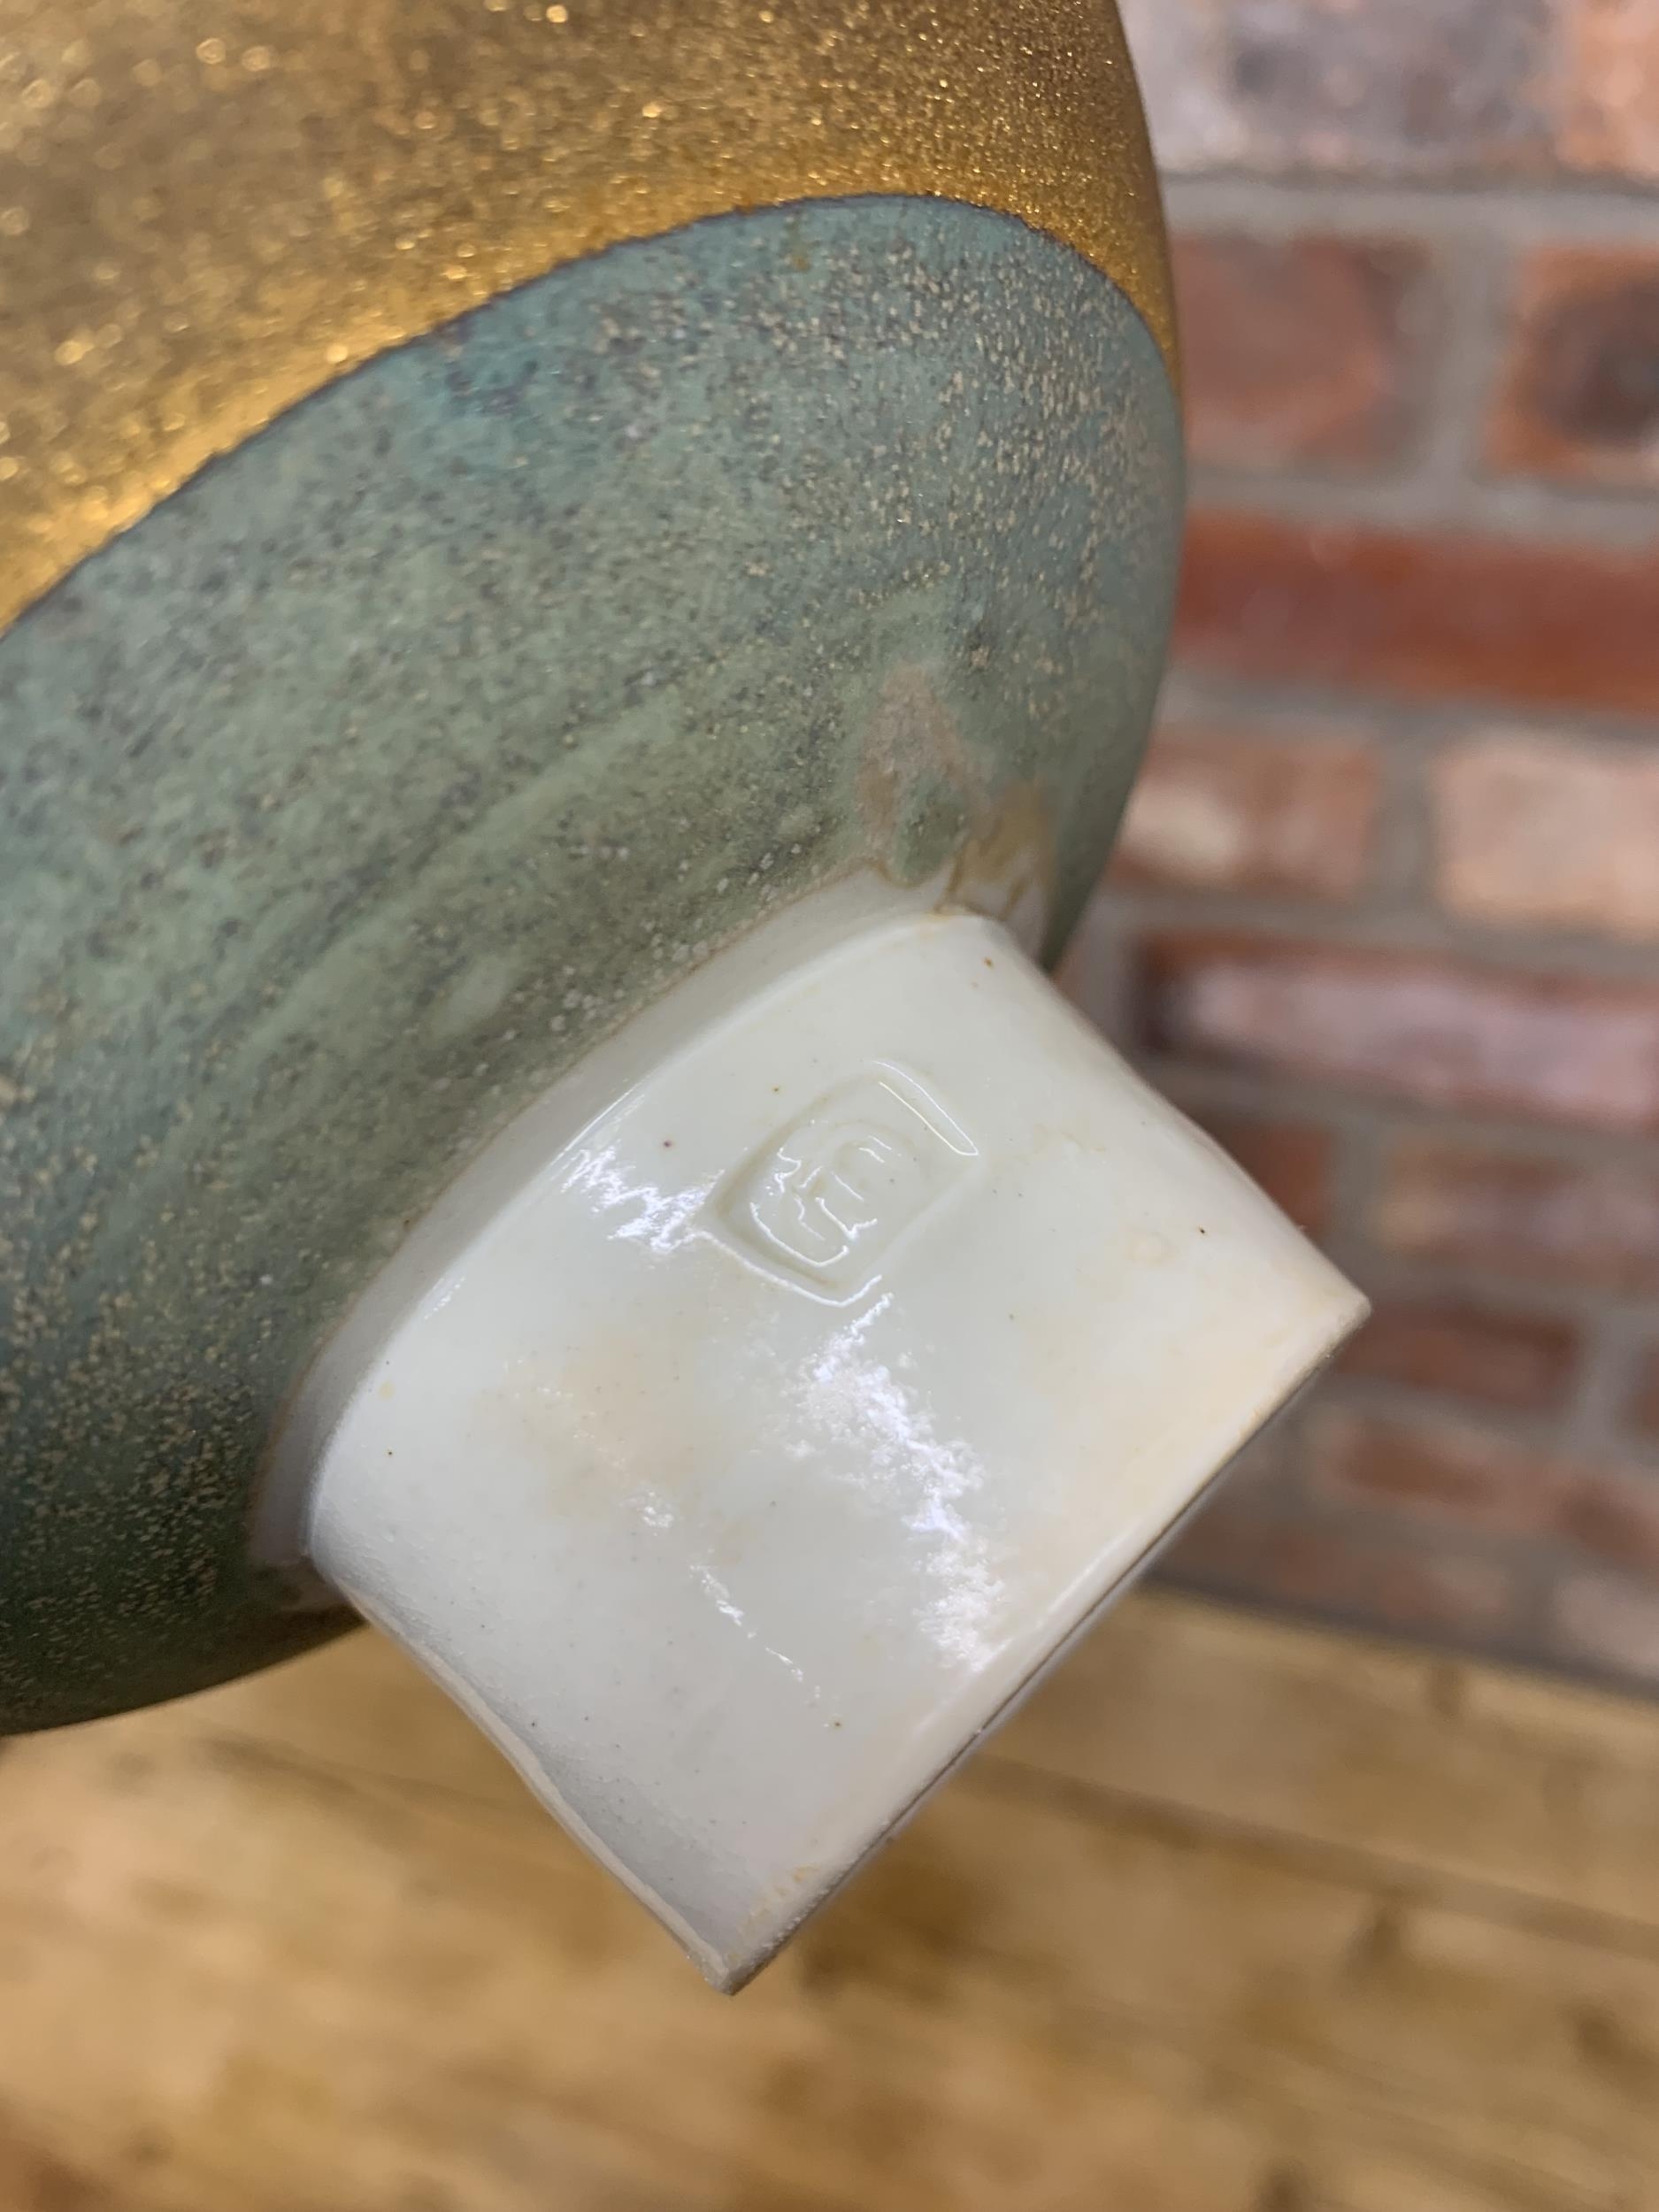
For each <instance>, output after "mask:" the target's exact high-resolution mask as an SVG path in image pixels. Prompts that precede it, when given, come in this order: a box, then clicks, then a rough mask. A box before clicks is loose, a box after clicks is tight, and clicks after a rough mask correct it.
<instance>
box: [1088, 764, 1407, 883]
mask: <svg viewBox="0 0 1659 2212" xmlns="http://www.w3.org/2000/svg"><path fill="white" fill-rule="evenodd" d="M1377 790H1378V769H1377V760H1376V757H1375V755H1374V753H1373V752H1372V751H1371V749H1370V748H1369V747H1367V746H1365V745H1364V744H1363V743H1360V742H1358V741H1350V740H1335V739H1333V740H1319V739H1297V738H1270V737H1258V736H1255V735H1248V734H1246V733H1242V732H1237V731H1232V730H1225V729H1199V728H1191V727H1187V728H1182V727H1176V728H1166V729H1164V730H1162V731H1160V732H1159V733H1158V736H1157V739H1156V742H1155V743H1154V745H1153V747H1152V749H1151V751H1150V753H1149V754H1148V758H1147V764H1146V766H1145V768H1144V769H1143V770H1142V771H1141V780H1140V781H1139V783H1138V784H1137V785H1136V786H1135V792H1134V796H1133V799H1132V800H1131V801H1130V803H1129V811H1128V813H1127V815H1126V816H1125V819H1124V827H1123V835H1122V838H1121V840H1120V841H1119V844H1118V860H1117V865H1116V869H1115V878H1116V880H1117V881H1118V882H1119V883H1127V884H1148V885H1154V886H1157V887H1164V888H1176V889H1184V890H1195V891H1242V892H1255V893H1258V894H1261V895H1265V896H1270V897H1274V896H1277V897H1282V898H1308V899H1345V898H1349V897H1352V896H1353V895H1354V894H1355V893H1356V891H1358V890H1360V889H1361V888H1362V887H1363V884H1364V882H1365V879H1366V875H1367V873H1368V872H1369V869H1370V865H1371V848H1372V844H1373V841H1374V836H1375V828H1376V818H1377Z"/></svg>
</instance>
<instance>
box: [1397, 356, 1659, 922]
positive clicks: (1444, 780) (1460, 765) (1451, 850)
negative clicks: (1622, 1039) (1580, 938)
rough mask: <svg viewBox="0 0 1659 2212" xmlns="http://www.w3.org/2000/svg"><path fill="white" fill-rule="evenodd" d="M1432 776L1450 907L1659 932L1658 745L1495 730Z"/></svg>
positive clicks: (1438, 876) (1495, 918) (1439, 879)
mask: <svg viewBox="0 0 1659 2212" xmlns="http://www.w3.org/2000/svg"><path fill="white" fill-rule="evenodd" d="M1656 361H1659V357H1656ZM1656 615H1659V611H1656ZM1431 781H1432V804H1433V812H1434V848H1435V850H1434V879H1435V888H1436V891H1437V893H1438V895H1439V896H1440V902H1441V903H1442V905H1444V906H1446V907H1447V908H1448V909H1449V910H1451V911H1452V912H1454V913H1456V914H1463V915H1467V916H1468V917H1469V918H1470V919H1471V920H1472V921H1478V922H1486V923H1493V924H1497V925H1500V926H1506V925H1507V926H1519V927H1524V928H1529V929H1571V930H1586V931H1594V932H1599V933H1601V934H1602V935H1604V936H1609V937H1624V938H1631V939H1646V940H1652V939H1655V938H1659V751H1653V750H1649V749H1645V748H1640V747H1636V746H1630V745H1608V744H1595V743H1593V742H1591V741H1588V740H1586V739H1583V738H1559V737H1540V736H1535V735H1533V734H1532V733H1528V732H1525V731H1517V732H1513V733H1507V732H1496V731H1494V732H1492V733H1488V734H1486V735H1484V736H1480V737H1474V738H1471V739H1468V740H1467V741H1464V742H1463V743H1461V744H1457V745H1455V746H1453V747H1451V748H1450V749H1448V751H1447V752H1445V753H1444V754H1442V756H1441V757H1440V759H1439V760H1438V761H1437V762H1436V763H1435V764H1434V769H1433V772H1432V779H1431Z"/></svg>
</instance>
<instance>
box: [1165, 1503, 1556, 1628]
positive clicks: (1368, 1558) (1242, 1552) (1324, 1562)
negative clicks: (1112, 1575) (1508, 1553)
mask: <svg viewBox="0 0 1659 2212" xmlns="http://www.w3.org/2000/svg"><path fill="white" fill-rule="evenodd" d="M1164 1573H1165V1575H1166V1576H1167V1577H1168V1578H1169V1579H1171V1581H1175V1582H1181V1583H1187V1584H1188V1585H1196V1586H1199V1587H1201V1588H1203V1589H1207V1590H1211V1591H1216V1592H1218V1593H1224V1594H1227V1595H1230V1596H1234V1597H1244V1598H1254V1599H1258V1600H1261V1599H1265V1600H1268V1601H1276V1602H1281V1603H1285V1604H1289V1605H1295V1606H1305V1607H1310V1608H1312V1609H1315V1610H1317V1611H1319V1612H1323V1613H1326V1614H1336V1615H1340V1616H1344V1617H1348V1618H1350V1619H1357V1620H1361V1621H1364V1622H1367V1623H1369V1624H1372V1625H1374V1626H1380V1627H1385V1628H1392V1629H1400V1630H1409V1631H1413V1632H1434V1631H1440V1632H1446V1633H1449V1634H1451V1635H1455V1636H1458V1637H1464V1638H1471V1639H1472V1638H1478V1637H1480V1636H1485V1635H1491V1634H1494V1633H1496V1632H1500V1631H1501V1630H1502V1627H1503V1625H1504V1624H1505V1623H1506V1621H1507V1619H1508V1617H1509V1615H1510V1612H1511V1610H1512V1609H1513V1606H1514V1602H1515V1595H1516V1592H1515V1583H1514V1579H1513V1576H1512V1572H1511V1570H1510V1569H1509V1566H1508V1565H1507V1564H1505V1563H1502V1562H1500V1561H1498V1560H1495V1559H1479V1558H1471V1557H1467V1556H1462V1555H1458V1554H1457V1553H1455V1552H1451V1551H1448V1550H1446V1549H1444V1548H1432V1547H1430V1546H1427V1545H1423V1544H1413V1543H1406V1542H1402V1541H1400V1540H1398V1539H1397V1538H1394V1537H1393V1536H1390V1535H1386V1534H1379V1533H1377V1532H1373V1531H1369V1530H1355V1529H1349V1528H1343V1527H1336V1526H1332V1525H1329V1524H1328V1523H1325V1524H1321V1523H1317V1522H1310V1521H1306V1520H1299V1519H1296V1518H1294V1517H1286V1516H1282V1515H1277V1514H1274V1513H1271V1512H1263V1511H1259V1510H1257V1509H1256V1508H1255V1507H1254V1506H1253V1505H1252V1504H1251V1503H1250V1502H1248V1500H1235V1498H1234V1497H1233V1488H1232V1486H1231V1485H1229V1486H1227V1487H1226V1488H1225V1489H1224V1490H1223V1492H1222V1493H1221V1494H1220V1496H1219V1497H1218V1498H1217V1501H1216V1502H1215V1503H1214V1504H1213V1505H1212V1506H1210V1507H1208V1508H1207V1509H1205V1511H1204V1512H1203V1513H1202V1515H1201V1516H1200V1517H1198V1519H1197V1520H1195V1521H1194V1523H1193V1525H1192V1526H1191V1527H1190V1528H1189V1529H1188V1530H1187V1532H1186V1533H1185V1534H1184V1535H1183V1536H1182V1537H1181V1538H1180V1540H1179V1542H1178V1543H1177V1544H1176V1545H1174V1546H1173V1547H1172V1548H1171V1551H1170V1552H1169V1554H1168V1555H1167V1556H1166V1559H1165V1561H1164Z"/></svg>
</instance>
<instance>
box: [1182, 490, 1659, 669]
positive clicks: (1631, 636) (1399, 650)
mask: <svg viewBox="0 0 1659 2212" xmlns="http://www.w3.org/2000/svg"><path fill="white" fill-rule="evenodd" d="M1655 607H1659V552H1654V551H1642V552H1624V551H1610V550H1608V549H1604V548H1599V547H1593V546H1589V545H1586V544H1577V545H1575V544H1574V543H1572V542H1571V541H1570V540H1568V539H1566V538H1564V537H1557V538H1554V539H1550V540H1548V541H1543V540H1539V539H1514V538H1500V537H1486V536H1476V535H1470V534H1441V535H1435V534H1424V533H1418V532H1413V531H1406V530H1392V529H1373V528H1371V527H1367V526H1361V525H1358V524H1324V525H1321V524H1313V523H1308V522H1304V521H1301V520H1295V519H1291V518H1286V517H1280V516H1272V515H1264V514H1249V513H1237V512H1232V511H1217V510H1210V511H1203V510H1201V511H1198V512H1197V513H1195V514H1194V516H1193V518H1192V520H1191V522H1190V524H1189V526H1188V530H1187V565H1186V569H1185V572H1184V576H1183V581H1182V588H1181V602H1180V608H1179V615H1178V619H1177V626H1176V638H1177V643H1178V646H1179V649H1180V651H1181V653H1182V654H1183V656H1184V657H1185V658H1186V659H1187V662H1188V663H1189V664H1191V665H1193V666H1194V667H1196V668H1200V669H1202V670H1206V671H1210V672H1217V673H1220V674H1225V675H1228V676H1243V677H1248V678H1250V679H1253V680H1266V681H1272V682H1302V683H1311V684H1320V685H1325V684H1340V685H1346V686H1350V687H1357V688H1363V689H1366V690H1371V691H1374V692H1378V693H1384V694H1390V695H1395V696H1398V697H1402V698H1444V697H1455V698H1489V699H1494V700H1503V699H1512V700H1516V701H1517V702H1521V703H1542V704H1560V705H1569V706H1584V707H1593V708H1607V709H1610V710H1631V711H1633V712H1636V713H1651V712H1652V711H1653V710H1654V709H1655V706H1659V621H1655Z"/></svg>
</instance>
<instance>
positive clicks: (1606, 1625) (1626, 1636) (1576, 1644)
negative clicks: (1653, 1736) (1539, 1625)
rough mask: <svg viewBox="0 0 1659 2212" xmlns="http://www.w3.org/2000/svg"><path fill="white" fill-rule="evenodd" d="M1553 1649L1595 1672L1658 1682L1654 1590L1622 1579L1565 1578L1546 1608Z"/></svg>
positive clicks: (1657, 1596) (1658, 1616) (1658, 1595)
mask: <svg viewBox="0 0 1659 2212" xmlns="http://www.w3.org/2000/svg"><path fill="white" fill-rule="evenodd" d="M1548 1626H1549V1632H1550V1638H1551V1641H1552V1643H1553V1644H1554V1646H1555V1649H1556V1651H1557V1652H1558V1653H1559V1654H1560V1655H1562V1656H1563V1657H1564V1658H1567V1659H1570V1660H1572V1661H1574V1662H1576V1663H1578V1664H1581V1665H1585V1666H1590V1667H1594V1668H1595V1669H1596V1670H1597V1671H1598V1672H1601V1673H1605V1674H1615V1675H1624V1676H1631V1675H1635V1676H1638V1677H1640V1678H1644V1679H1649V1680H1653V1681H1655V1682H1659V1590H1655V1589H1654V1588H1653V1587H1652V1586H1651V1585H1645V1584H1642V1583H1640V1582H1635V1581H1631V1580H1627V1579H1626V1578H1624V1576H1622V1575H1613V1574H1597V1573H1594V1572H1592V1571H1585V1572H1583V1573H1581V1574H1571V1575H1568V1576H1567V1577H1566V1578H1564V1579H1563V1581H1562V1582H1561V1584H1560V1585H1559V1586H1558V1587H1557V1588H1556V1590H1555V1594H1554V1597H1553V1599H1552V1601H1551V1604H1550V1610H1549V1623H1548Z"/></svg>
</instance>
